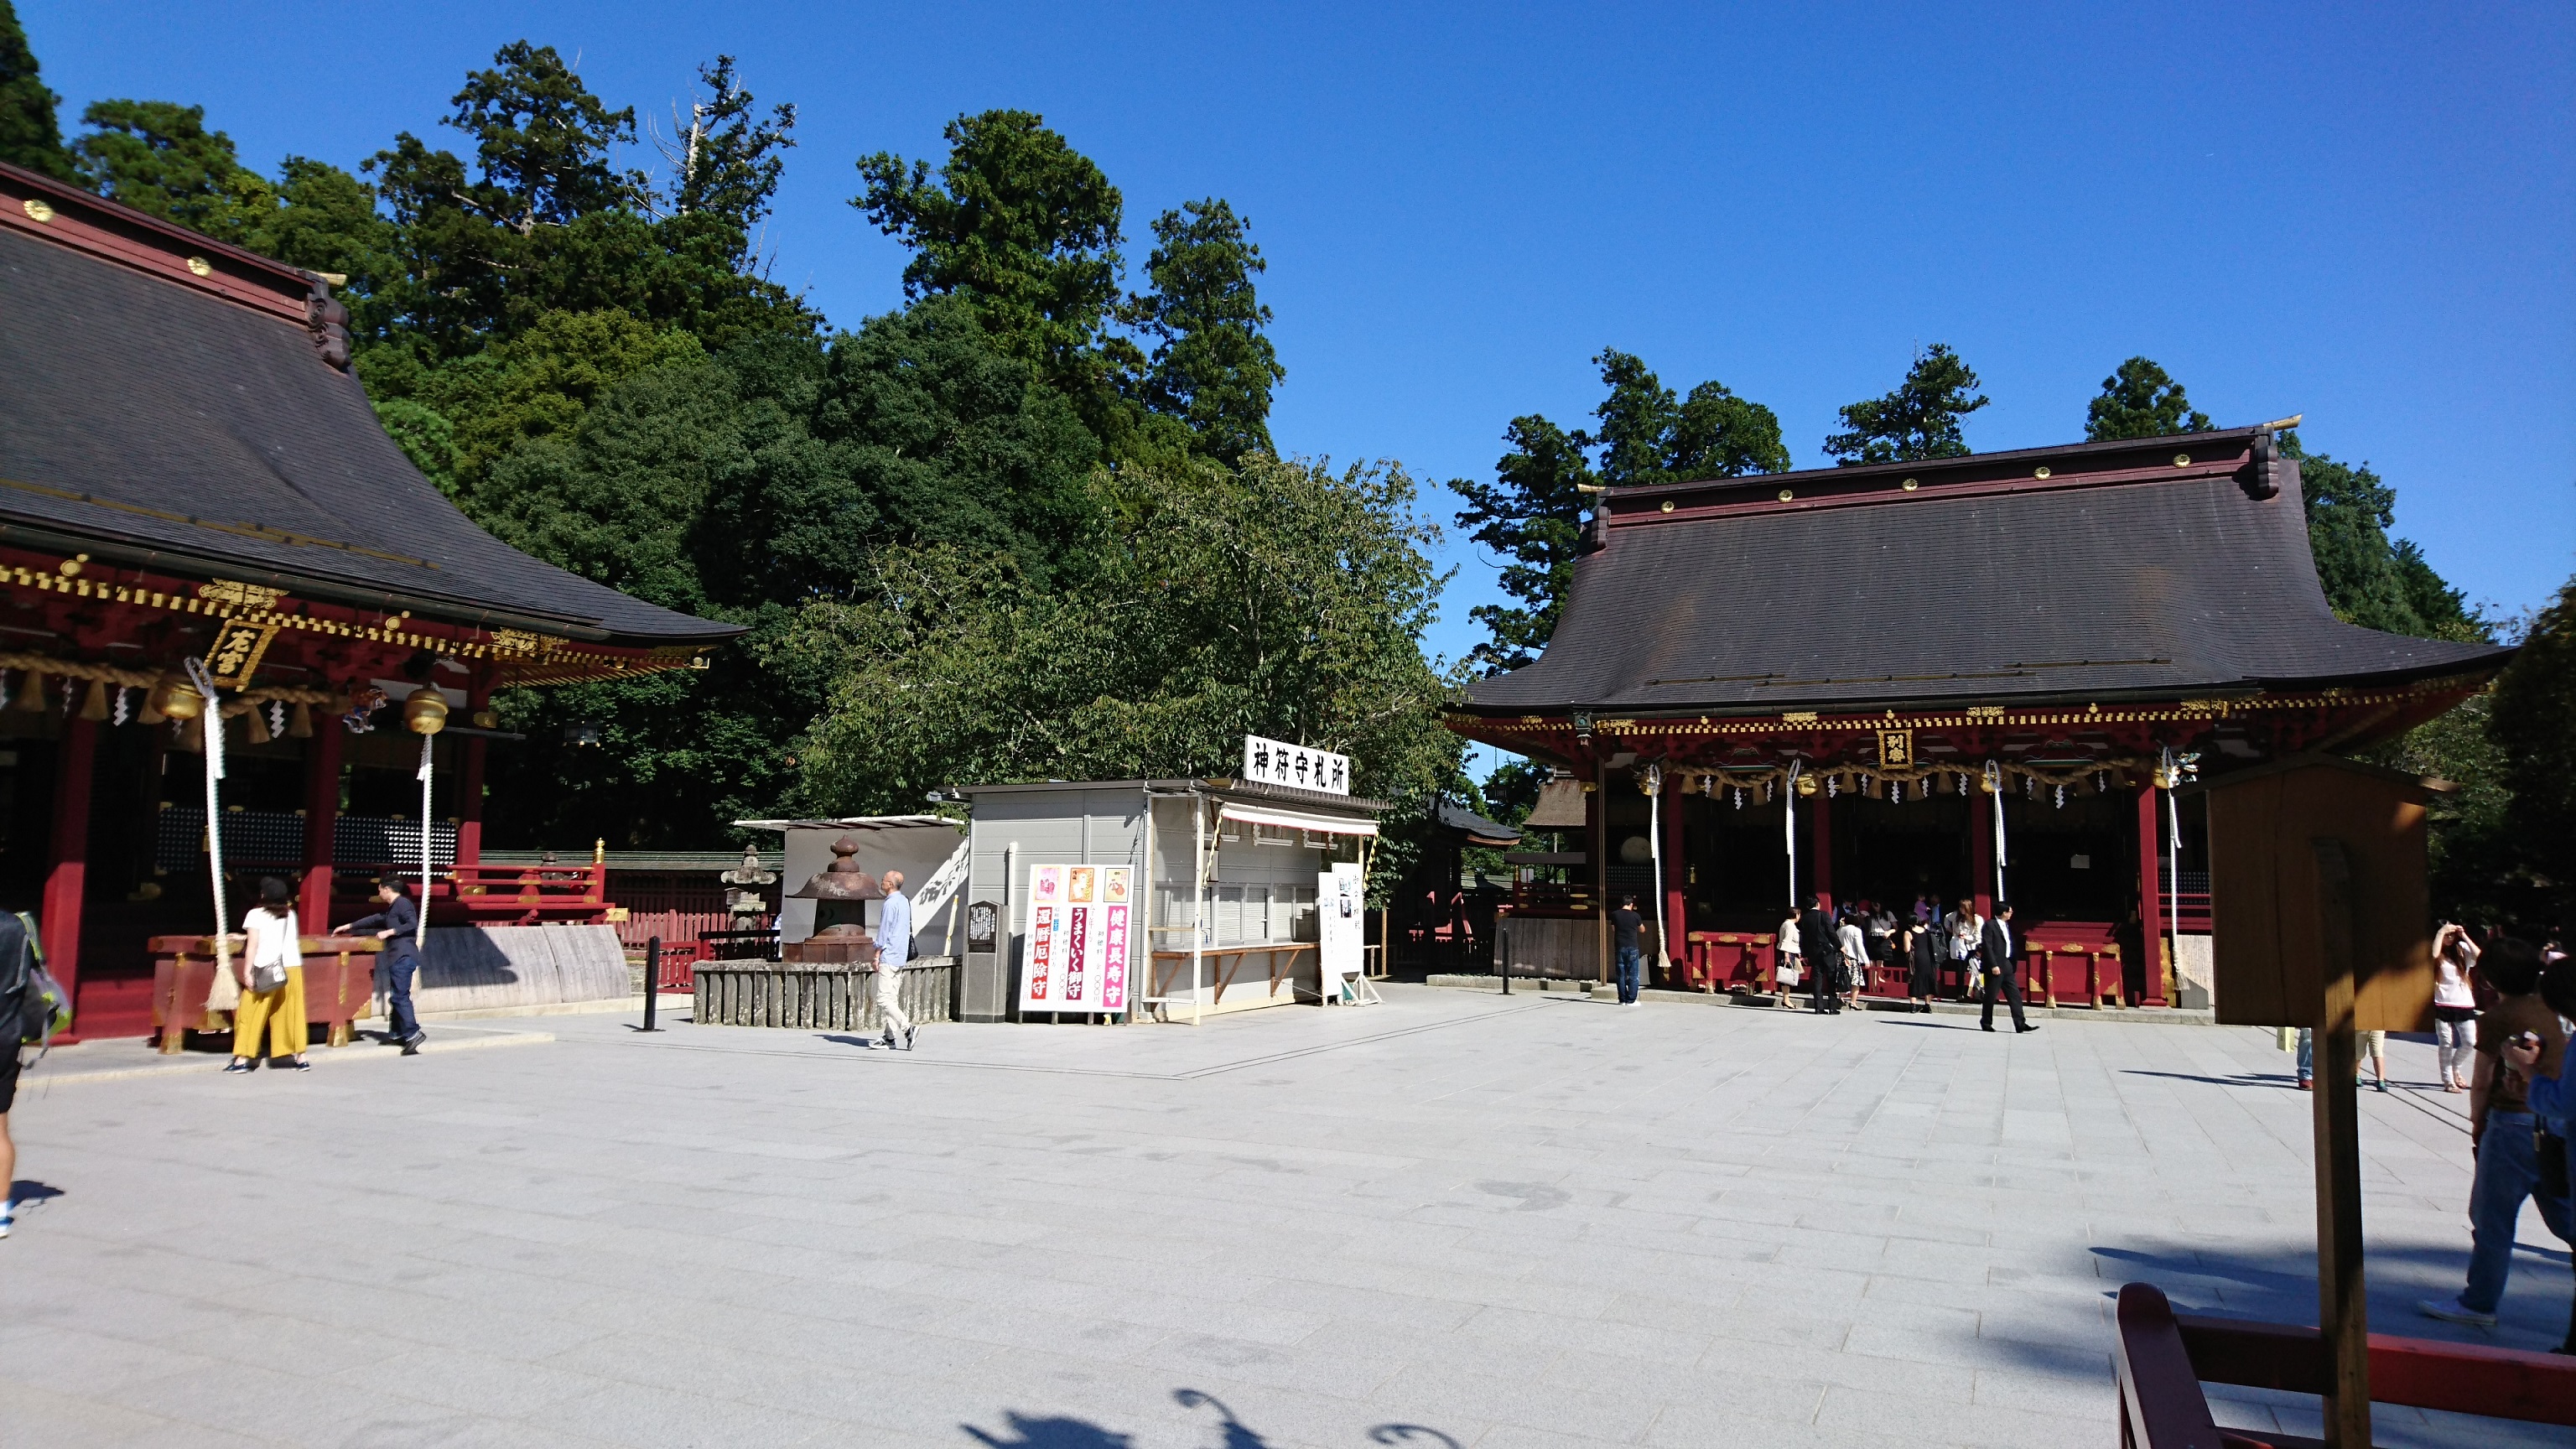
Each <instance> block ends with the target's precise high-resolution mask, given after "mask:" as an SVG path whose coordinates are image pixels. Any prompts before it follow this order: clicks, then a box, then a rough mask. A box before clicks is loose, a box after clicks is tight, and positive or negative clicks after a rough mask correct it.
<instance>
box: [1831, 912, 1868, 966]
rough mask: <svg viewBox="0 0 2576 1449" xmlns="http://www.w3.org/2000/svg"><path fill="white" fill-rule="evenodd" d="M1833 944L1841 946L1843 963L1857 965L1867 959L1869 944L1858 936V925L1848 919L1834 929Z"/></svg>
mask: <svg viewBox="0 0 2576 1449" xmlns="http://www.w3.org/2000/svg"><path fill="white" fill-rule="evenodd" d="M1834 944H1835V945H1836V946H1839V947H1841V948H1842V953H1843V963H1844V964H1845V965H1848V966H1858V965H1860V964H1861V963H1862V962H1864V961H1867V960H1868V959H1869V946H1868V945H1867V944H1866V943H1865V942H1863V941H1862V940H1861V938H1860V927H1858V926H1855V925H1853V924H1852V923H1851V922H1849V921H1845V922H1843V923H1842V925H1841V926H1840V927H1838V928H1836V930H1835V931H1834Z"/></svg>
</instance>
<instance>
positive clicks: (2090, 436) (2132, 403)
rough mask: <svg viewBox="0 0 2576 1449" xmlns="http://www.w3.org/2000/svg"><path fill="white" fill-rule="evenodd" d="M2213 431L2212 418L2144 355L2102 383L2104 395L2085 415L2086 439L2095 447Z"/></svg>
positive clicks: (2098, 398) (2131, 361) (2122, 365)
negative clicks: (2116, 440)
mask: <svg viewBox="0 0 2576 1449" xmlns="http://www.w3.org/2000/svg"><path fill="white" fill-rule="evenodd" d="M2209 430H2210V422H2209V414H2207V413H2204V412H2200V411H2198V410H2196V409H2194V408H2193V407H2192V405H2191V399H2189V398H2188V397H2186V396H2184V395H2183V390H2182V384H2181V383H2178V382H2176V381H2174V380H2173V378H2172V377H2171V376H2170V375H2169V374H2167V373H2166V372H2165V370H2164V369H2163V368H2161V367H2159V366H2157V365H2156V364H2155V363H2154V362H2152V361H2150V360H2148V359H2147V358H2144V357H2132V358H2130V359H2129V360H2128V361H2126V362H2123V363H2121V364H2120V365H2119V367H2118V368H2117V369H2115V370H2114V371H2113V372H2112V374H2111V375H2110V376H2109V377H2106V378H2104V379H2102V392H2101V395H2100V396H2098V397H2096V398H2094V399H2093V401H2092V403H2091V404H2090V405H2089V406H2088V407H2087V408H2086V409H2085V415H2084V437H2085V440H2086V441H2088V442H2095V443H2099V442H2106V441H2109V440H2110V439H2113V438H2162V437H2169V436H2172V435H2174V434H2177V433H2205V432H2208V431H2209Z"/></svg>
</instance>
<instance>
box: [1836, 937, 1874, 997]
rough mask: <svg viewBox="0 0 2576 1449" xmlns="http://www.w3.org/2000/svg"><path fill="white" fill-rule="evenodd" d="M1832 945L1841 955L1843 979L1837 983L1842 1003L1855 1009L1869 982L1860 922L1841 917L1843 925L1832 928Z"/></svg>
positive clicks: (1867, 962) (1865, 941) (1866, 946)
mask: <svg viewBox="0 0 2576 1449" xmlns="http://www.w3.org/2000/svg"><path fill="white" fill-rule="evenodd" d="M1834 944H1835V945H1836V946H1839V947H1841V948H1842V953H1843V979H1842V980H1841V981H1840V982H1839V983H1837V984H1839V985H1840V986H1841V987H1842V997H1843V1003H1844V1004H1845V1005H1847V1006H1854V1007H1857V1006H1859V1005H1860V989H1861V987H1862V986H1863V985H1864V984H1865V983H1866V982H1867V981H1868V980H1869V943H1868V941H1867V940H1865V939H1864V938H1863V937H1862V935H1861V930H1860V922H1858V921H1856V920H1854V919H1852V918H1851V917H1850V916H1845V917H1843V923H1842V924H1841V925H1839V926H1837V927H1835V928H1834Z"/></svg>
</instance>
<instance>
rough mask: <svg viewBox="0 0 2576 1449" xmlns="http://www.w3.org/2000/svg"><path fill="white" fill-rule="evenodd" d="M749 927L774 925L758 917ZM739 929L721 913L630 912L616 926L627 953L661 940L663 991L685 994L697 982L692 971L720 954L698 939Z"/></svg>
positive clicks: (765, 918)
mask: <svg viewBox="0 0 2576 1449" xmlns="http://www.w3.org/2000/svg"><path fill="white" fill-rule="evenodd" d="M748 924H749V925H750V927H751V928H752V929H756V930H768V929H770V928H771V926H773V925H774V924H775V922H773V921H772V920H771V918H770V917H767V916H761V917H757V918H755V919H754V920H753V921H752V922H750V923H748ZM740 928H741V927H740V926H738V925H737V922H736V920H735V918H734V917H733V916H731V915H729V914H727V913H725V912H723V911H633V912H629V913H628V915H627V917H626V919H625V920H623V921H620V922H618V923H617V940H618V943H619V944H620V945H623V946H624V947H625V948H626V949H627V950H629V951H639V952H640V951H642V950H643V949H644V945H645V943H646V942H648V941H650V940H652V939H653V938H654V937H656V936H659V937H661V938H662V988H663V989H664V990H667V991H686V990H688V989H689V987H690V985H691V984H692V982H693V981H694V980H695V979H696V978H695V976H694V975H693V974H692V968H694V967H695V966H696V965H697V963H699V962H700V961H705V960H710V959H712V958H714V957H716V956H718V955H720V954H723V953H721V952H718V951H717V950H715V949H714V948H712V947H710V946H708V945H707V944H706V943H705V942H703V941H700V940H699V939H698V938H699V937H700V936H703V935H705V934H707V933H708V932H710V931H731V930H736V929H740Z"/></svg>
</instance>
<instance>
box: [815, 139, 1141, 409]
mask: <svg viewBox="0 0 2576 1449" xmlns="http://www.w3.org/2000/svg"><path fill="white" fill-rule="evenodd" d="M941 134H942V135H943V136H944V137H945V138H946V140H947V142H948V157H947V159H946V160H945V161H943V162H942V163H941V164H940V167H939V169H938V171H937V172H935V173H934V172H933V171H932V170H931V168H930V163H929V162H927V161H909V162H907V161H906V160H904V159H903V158H902V157H900V156H897V155H895V154H894V153H893V152H890V151H880V152H877V153H876V154H874V155H871V156H863V157H861V158H860V159H859V178H860V180H861V182H862V183H863V186H862V189H861V190H860V192H859V194H858V195H857V196H855V197H852V198H851V199H850V204H851V205H852V206H854V207H857V208H858V209H859V210H860V211H861V212H863V213H865V214H866V216H867V218H868V220H870V221H872V222H874V223H876V225H877V227H878V229H880V230H882V231H884V232H885V233H886V234H887V235H888V236H892V237H895V238H897V239H899V240H901V241H902V242H903V243H904V245H906V246H908V247H910V248H911V249H912V254H913V255H912V260H911V261H910V262H909V263H907V264H906V265H905V267H904V270H903V285H904V291H905V294H906V295H908V296H912V297H930V296H941V295H947V294H952V293H953V294H956V295H959V296H963V297H966V298H968V299H970V300H971V301H972V302H973V304H974V306H975V309H976V313H977V315H978V316H980V317H981V318H982V319H983V320H984V324H985V326H986V327H987V328H989V329H990V330H991V331H992V333H993V335H994V337H995V339H996V340H997V341H999V342H1000V343H1001V345H1002V348H1003V350H1004V351H1006V352H1008V353H1010V354H1012V355H1014V356H1017V357H1022V358H1025V359H1027V360H1028V361H1030V362H1034V363H1036V364H1038V366H1039V367H1040V368H1042V369H1044V371H1045V372H1046V374H1047V376H1048V378H1049V380H1050V381H1051V382H1054V383H1055V384H1056V385H1058V386H1059V387H1062V388H1064V389H1066V390H1067V391H1074V392H1082V391H1089V390H1091V389H1093V388H1095V387H1096V386H1098V385H1099V383H1100V381H1101V380H1102V378H1103V377H1104V375H1105V367H1104V359H1103V354H1102V352H1101V342H1102V339H1103V336H1104V333H1105V330H1106V327H1107V324H1108V322H1109V319H1110V312H1111V309H1112V308H1113V307H1114V306H1115V305H1116V304H1117V301H1118V276H1119V271H1120V268H1121V266H1122V265H1123V263H1122V261H1121V259H1120V256H1119V251H1118V248H1119V245H1120V243H1121V242H1122V241H1123V240H1124V238H1123V237H1122V236H1121V235H1120V232H1119V225H1120V219H1121V216H1122V215H1123V209H1124V206H1125V203H1124V202H1123V200H1122V199H1121V198H1120V196H1119V194H1118V188H1117V187H1115V186H1112V185H1110V184H1109V178H1108V177H1107V176H1105V175H1103V174H1101V171H1100V168H1099V167H1098V166H1097V165H1095V164H1093V163H1092V161H1091V159H1090V158H1089V157H1087V156H1085V155H1083V154H1082V153H1081V152H1079V151H1076V150H1074V149H1073V147H1072V146H1070V145H1068V144H1067V143H1066V141H1065V139H1064V137H1062V136H1060V135H1058V134H1057V133H1055V132H1054V131H1051V130H1049V129H1047V126H1046V122H1045V120H1044V118H1043V117H1040V116H1038V115H1036V114H1035V113H1033V112H1029V111H1010V110H995V111H985V112H983V113H981V114H979V115H973V116H959V117H958V118H957V119H956V120H954V121H951V122H949V123H948V125H947V127H946V129H945V130H944V131H942V133H941ZM934 177H935V179H934Z"/></svg>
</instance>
